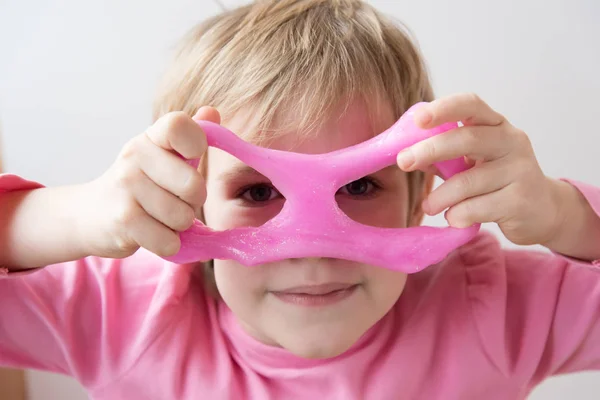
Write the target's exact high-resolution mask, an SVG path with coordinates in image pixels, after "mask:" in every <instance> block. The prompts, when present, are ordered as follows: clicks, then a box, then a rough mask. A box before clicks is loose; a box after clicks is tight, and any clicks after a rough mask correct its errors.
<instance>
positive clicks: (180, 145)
mask: <svg viewBox="0 0 600 400" xmlns="http://www.w3.org/2000/svg"><path fill="white" fill-rule="evenodd" d="M203 112H206V111H203ZM146 136H148V138H149V139H150V140H151V141H152V142H153V143H154V144H155V145H157V146H159V147H161V148H163V149H165V150H169V151H175V152H177V153H179V154H181V156H182V157H183V158H185V159H188V160H194V159H198V158H200V157H202V155H203V154H204V153H205V152H206V148H207V143H206V135H205V134H204V131H203V130H202V128H200V126H199V125H198V123H197V122H196V121H194V120H193V119H192V118H190V117H189V116H188V115H187V114H185V113H183V112H171V113H168V114H166V115H164V116H163V117H161V118H160V119H159V120H158V121H156V122H155V123H154V125H152V126H151V127H150V128H148V130H147V131H146Z"/></svg>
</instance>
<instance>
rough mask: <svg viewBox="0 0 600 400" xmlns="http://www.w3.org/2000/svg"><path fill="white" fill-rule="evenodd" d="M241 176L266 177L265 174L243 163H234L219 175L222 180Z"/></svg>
mask: <svg viewBox="0 0 600 400" xmlns="http://www.w3.org/2000/svg"><path fill="white" fill-rule="evenodd" d="M242 178H266V176H264V175H263V174H261V173H260V172H258V171H257V170H255V169H254V168H252V167H250V166H248V165H245V164H240V165H236V166H235V167H233V168H231V169H229V170H228V171H225V172H223V173H222V174H220V175H219V179H221V180H223V181H232V180H237V179H242Z"/></svg>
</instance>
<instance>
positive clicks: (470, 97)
mask: <svg viewBox="0 0 600 400" xmlns="http://www.w3.org/2000/svg"><path fill="white" fill-rule="evenodd" d="M465 96H466V98H467V100H469V101H471V102H473V103H483V100H482V99H481V97H480V96H479V95H478V94H477V93H475V92H469V93H467V94H466V95H465Z"/></svg>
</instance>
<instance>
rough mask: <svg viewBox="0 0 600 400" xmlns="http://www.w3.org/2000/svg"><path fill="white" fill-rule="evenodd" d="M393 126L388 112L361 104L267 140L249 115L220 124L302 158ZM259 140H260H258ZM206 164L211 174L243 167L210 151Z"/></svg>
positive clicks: (356, 140)
mask: <svg viewBox="0 0 600 400" xmlns="http://www.w3.org/2000/svg"><path fill="white" fill-rule="evenodd" d="M288 118H293V116H288ZM394 122H395V121H394V120H393V118H392V114H391V112H390V111H389V110H386V109H382V110H378V111H377V112H373V111H372V110H371V109H369V108H368V107H367V106H366V105H365V103H364V102H363V101H354V102H352V103H350V104H349V105H348V107H344V108H343V109H341V110H339V111H338V112H335V113H333V114H332V115H331V116H329V117H328V118H326V119H325V120H324V121H322V123H321V124H319V126H318V127H316V128H315V129H313V130H310V131H308V132H306V133H300V132H298V131H294V130H293V129H289V130H286V131H281V132H277V133H276V134H274V135H271V137H268V136H267V135H266V134H264V133H263V134H261V133H259V132H255V131H253V126H255V124H253V123H252V117H251V114H250V113H249V112H247V113H238V114H237V115H235V116H234V117H233V118H231V119H229V120H228V121H224V125H225V126H226V127H227V128H228V129H229V130H231V131H232V132H234V133H236V134H237V135H239V136H240V137H242V138H243V139H244V140H246V141H249V142H251V143H255V144H257V143H258V144H259V145H261V146H264V147H269V148H271V149H276V150H283V151H293V152H298V153H305V154H321V153H328V152H331V151H335V150H339V149H343V148H346V147H350V146H353V145H355V144H358V143H361V142H364V141H366V140H369V139H370V138H372V137H374V136H376V135H378V134H379V133H381V132H383V131H384V130H386V129H387V128H388V127H389V126H391V125H392V124H393V123H394ZM286 126H289V124H287V125H286ZM275 128H276V127H275ZM275 130H276V129H275ZM265 136H266V137H265ZM259 137H260V138H262V140H258V138H259ZM208 162H209V171H211V174H212V171H215V170H218V171H223V170H224V169H235V170H240V169H241V165H243V164H242V163H241V162H240V161H239V160H237V159H236V158H235V157H233V156H231V155H229V154H227V153H225V152H223V151H221V150H219V149H214V148H210V149H209V157H208Z"/></svg>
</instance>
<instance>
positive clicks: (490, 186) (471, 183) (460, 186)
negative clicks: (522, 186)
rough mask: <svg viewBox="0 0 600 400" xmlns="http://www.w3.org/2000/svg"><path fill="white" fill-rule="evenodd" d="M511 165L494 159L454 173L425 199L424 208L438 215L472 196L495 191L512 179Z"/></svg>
mask: <svg viewBox="0 0 600 400" xmlns="http://www.w3.org/2000/svg"><path fill="white" fill-rule="evenodd" d="M508 167H509V165H508V164H506V163H504V162H499V161H492V162H489V163H484V164H481V165H479V166H477V167H475V168H472V169H470V170H467V171H463V172H461V173H459V174H456V175H454V176H453V177H451V178H450V179H448V180H447V181H445V182H444V183H442V184H441V185H440V186H439V187H437V188H436V189H435V190H434V191H433V192H431V193H430V194H429V196H427V198H426V199H425V200H424V202H423V205H422V208H423V211H425V213H427V214H428V215H436V214H438V213H440V212H442V211H443V210H445V209H447V208H450V207H452V206H454V205H456V204H458V203H460V202H462V201H465V200H467V199H469V198H472V197H477V196H481V195H484V194H488V193H492V192H495V191H497V190H499V189H502V188H504V187H506V186H507V185H508V184H510V182H511V181H512V179H513V178H512V176H511V175H512V174H511V173H510V169H509V168H508Z"/></svg>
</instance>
